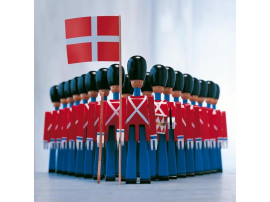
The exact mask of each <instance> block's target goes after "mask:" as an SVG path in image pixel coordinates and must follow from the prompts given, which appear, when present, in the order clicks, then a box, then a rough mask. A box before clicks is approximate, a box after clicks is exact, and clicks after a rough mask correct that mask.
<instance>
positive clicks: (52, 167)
mask: <svg viewBox="0 0 270 202" xmlns="http://www.w3.org/2000/svg"><path fill="white" fill-rule="evenodd" d="M55 155H56V149H55V148H54V149H52V148H51V149H50V159H49V173H54V172H55Z"/></svg>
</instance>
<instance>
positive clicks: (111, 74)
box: [107, 64, 125, 86]
mask: <svg viewBox="0 0 270 202" xmlns="http://www.w3.org/2000/svg"><path fill="white" fill-rule="evenodd" d="M119 66H120V65H119V64H112V65H111V66H110V67H109V68H108V71H107V79H108V83H109V85H110V86H113V85H119ZM124 79H125V70H124V68H123V66H122V85H123V83H124Z"/></svg>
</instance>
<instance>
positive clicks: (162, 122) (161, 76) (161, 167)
mask: <svg viewBox="0 0 270 202" xmlns="http://www.w3.org/2000/svg"><path fill="white" fill-rule="evenodd" d="M150 79H151V85H152V88H153V91H154V93H155V102H154V103H155V119H156V132H157V134H158V137H157V140H158V147H157V148H156V147H154V148H153V150H154V149H155V150H156V149H157V175H158V179H159V180H169V167H168V152H167V141H168V140H169V134H168V132H167V130H166V125H167V117H168V114H169V111H168V103H167V101H164V100H161V93H163V92H164V89H165V87H166V83H167V79H168V71H167V69H166V67H165V66H163V65H154V66H153V67H152V68H151V71H150ZM154 137H155V136H154ZM151 140H152V139H151ZM151 144H152V143H151ZM155 146H156V145H155Z"/></svg>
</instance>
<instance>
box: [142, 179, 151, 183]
mask: <svg viewBox="0 0 270 202" xmlns="http://www.w3.org/2000/svg"><path fill="white" fill-rule="evenodd" d="M140 184H151V180H144V179H140Z"/></svg>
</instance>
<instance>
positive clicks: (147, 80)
mask: <svg viewBox="0 0 270 202" xmlns="http://www.w3.org/2000/svg"><path fill="white" fill-rule="evenodd" d="M144 91H151V92H153V89H152V86H151V81H150V73H149V72H146V76H145V80H144V82H143V87H142V92H144Z"/></svg>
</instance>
